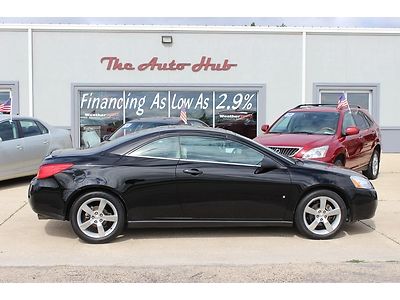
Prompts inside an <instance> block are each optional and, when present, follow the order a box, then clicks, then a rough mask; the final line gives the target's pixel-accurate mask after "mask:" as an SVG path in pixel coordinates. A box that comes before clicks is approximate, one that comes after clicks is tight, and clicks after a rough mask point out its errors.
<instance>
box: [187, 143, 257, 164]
mask: <svg viewBox="0 0 400 300" xmlns="http://www.w3.org/2000/svg"><path fill="white" fill-rule="evenodd" d="M180 140H181V158H182V159H188V160H199V161H209V162H224V163H237V164H246V165H258V164H259V163H260V162H261V161H262V159H263V158H264V155H263V154H262V153H260V152H258V151H256V150H254V149H253V148H250V147H248V146H246V145H244V144H242V143H239V142H235V141H232V140H228V139H224V138H215V137H203V136H181V138H180Z"/></svg>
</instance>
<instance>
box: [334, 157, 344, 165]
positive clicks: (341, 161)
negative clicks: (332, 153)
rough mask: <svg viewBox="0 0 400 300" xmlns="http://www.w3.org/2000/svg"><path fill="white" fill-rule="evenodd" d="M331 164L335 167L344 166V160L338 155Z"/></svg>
mask: <svg viewBox="0 0 400 300" xmlns="http://www.w3.org/2000/svg"><path fill="white" fill-rule="evenodd" d="M333 164H334V165H335V166H337V167H344V162H343V159H341V158H340V157H337V158H336V159H335V161H334V162H333Z"/></svg>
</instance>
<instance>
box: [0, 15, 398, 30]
mask: <svg viewBox="0 0 400 300" xmlns="http://www.w3.org/2000/svg"><path fill="white" fill-rule="evenodd" d="M252 22H254V23H255V24H256V25H259V26H278V25H281V24H282V23H284V24H285V25H286V26H305V27H361V28H365V27H371V28H378V27H380V28H400V18H397V17H396V18H389V17H388V18H382V17H359V18H349V17H340V18H332V17H324V18H320V17H310V18H306V17H288V18H285V17H282V18H280V17H254V18H251V17H220V18H203V17H191V18H185V17H177V18H175V17H154V18H152V17H146V18H143V17H140V18H139V17H129V18H128V17H116V18H109V17H88V18H82V17H78V18H73V17H71V18H69V17H49V18H47V17H43V18H38V17H0V23H7V24H20V23H24V24H103V25H104V24H136V25H153V24H154V25H218V26H231V25H250V24H251V23H252Z"/></svg>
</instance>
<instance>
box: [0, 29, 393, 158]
mask: <svg viewBox="0 0 400 300" xmlns="http://www.w3.org/2000/svg"><path fill="white" fill-rule="evenodd" d="M0 40H1V43H2V45H1V47H0V66H1V67H0V104H1V103H2V102H4V101H6V100H7V99H8V98H10V97H12V106H13V113H19V114H21V115H30V116H35V117H38V118H40V119H43V120H45V121H47V122H49V123H51V124H53V125H56V126H62V127H67V128H71V131H72V135H73V140H74V144H75V146H77V147H78V146H79V144H80V140H81V138H80V134H81V131H83V130H87V129H88V128H97V130H98V131H101V132H100V133H101V135H104V134H106V133H107V132H108V131H111V130H113V129H114V128H115V127H116V126H119V125H120V124H121V123H122V122H123V121H124V120H127V119H132V118H137V117H146V116H155V115H157V116H177V115H178V114H179V111H180V109H181V107H182V105H183V103H186V106H187V110H188V114H189V116H193V117H197V118H202V119H203V120H205V121H206V122H208V123H209V124H210V125H214V124H215V122H216V120H215V116H216V115H218V113H219V112H221V111H229V110H235V109H240V110H248V111H252V110H255V111H257V125H256V127H257V129H258V133H260V127H261V125H262V124H264V123H269V124H271V123H272V122H273V121H274V120H276V118H278V117H279V116H280V115H281V114H282V113H284V112H285V111H286V110H287V109H290V108H292V107H294V106H296V105H298V104H301V103H311V102H312V103H320V102H321V103H327V102H329V103H330V102H333V103H335V102H336V101H337V99H338V97H339V95H340V94H341V93H343V92H345V93H346V94H347V98H348V100H349V102H350V104H354V105H360V106H362V107H365V108H367V109H368V110H369V111H370V113H371V115H372V116H373V117H374V118H375V120H376V121H377V122H378V123H379V125H380V127H381V130H382V135H383V151H384V152H399V151H400V139H399V137H400V118H399V108H400V105H399V104H398V101H399V100H398V99H397V97H398V96H397V89H398V88H399V86H400V77H399V75H398V70H400V51H399V49H400V30H391V29H337V28H334V29H333V28H288V27H284V28H282V27H213V26H207V27H197V26H192V27H185V26H174V27H171V26H168V27H166V26H113V25H107V26H93V25H90V26H88V25H0ZM105 124H107V125H105ZM100 125H102V126H101V128H100ZM99 128H100V129H99Z"/></svg>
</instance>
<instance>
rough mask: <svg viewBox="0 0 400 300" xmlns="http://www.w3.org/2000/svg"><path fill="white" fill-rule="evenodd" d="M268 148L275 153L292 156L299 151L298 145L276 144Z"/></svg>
mask: <svg viewBox="0 0 400 300" xmlns="http://www.w3.org/2000/svg"><path fill="white" fill-rule="evenodd" d="M268 148H269V149H271V150H273V151H275V152H276V153H279V154H282V155H284V156H293V155H295V154H296V153H297V152H299V151H300V148H298V147H280V146H279V147H278V146H270V147H268Z"/></svg>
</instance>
